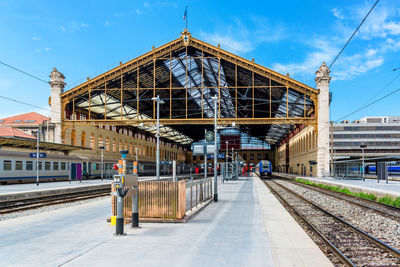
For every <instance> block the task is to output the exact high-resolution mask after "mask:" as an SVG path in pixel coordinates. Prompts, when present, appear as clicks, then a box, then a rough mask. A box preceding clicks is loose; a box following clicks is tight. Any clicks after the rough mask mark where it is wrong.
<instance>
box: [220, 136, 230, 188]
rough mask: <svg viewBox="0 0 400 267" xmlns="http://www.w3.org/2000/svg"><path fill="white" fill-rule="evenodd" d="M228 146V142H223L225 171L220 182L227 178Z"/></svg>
mask: <svg viewBox="0 0 400 267" xmlns="http://www.w3.org/2000/svg"><path fill="white" fill-rule="evenodd" d="M228 144H229V142H228V141H226V142H225V146H226V147H225V171H224V175H223V176H222V181H223V180H224V179H226V178H227V177H228Z"/></svg>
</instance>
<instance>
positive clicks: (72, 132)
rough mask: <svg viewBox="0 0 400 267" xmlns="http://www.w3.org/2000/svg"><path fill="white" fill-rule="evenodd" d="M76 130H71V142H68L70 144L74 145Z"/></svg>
mask: <svg viewBox="0 0 400 267" xmlns="http://www.w3.org/2000/svg"><path fill="white" fill-rule="evenodd" d="M75 135H76V132H75V129H72V130H71V142H70V144H71V146H74V145H76V143H75V141H76V136H75Z"/></svg>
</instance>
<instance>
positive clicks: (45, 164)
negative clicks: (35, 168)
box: [44, 161, 51, 171]
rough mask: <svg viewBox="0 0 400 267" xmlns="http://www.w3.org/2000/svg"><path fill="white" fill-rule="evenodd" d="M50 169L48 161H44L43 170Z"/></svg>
mask: <svg viewBox="0 0 400 267" xmlns="http://www.w3.org/2000/svg"><path fill="white" fill-rule="evenodd" d="M50 169H51V165H50V162H48V161H46V162H45V163H44V170H45V171H50Z"/></svg>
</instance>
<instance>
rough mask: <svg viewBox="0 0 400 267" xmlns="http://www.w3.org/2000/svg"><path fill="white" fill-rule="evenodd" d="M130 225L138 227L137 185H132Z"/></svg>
mask: <svg viewBox="0 0 400 267" xmlns="http://www.w3.org/2000/svg"><path fill="white" fill-rule="evenodd" d="M132 189H133V192H132V227H139V208H138V207H139V206H138V204H139V186H136V185H134V186H133V187H132Z"/></svg>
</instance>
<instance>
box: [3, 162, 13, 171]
mask: <svg viewBox="0 0 400 267" xmlns="http://www.w3.org/2000/svg"><path fill="white" fill-rule="evenodd" d="M3 170H4V171H11V160H5V161H3Z"/></svg>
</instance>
